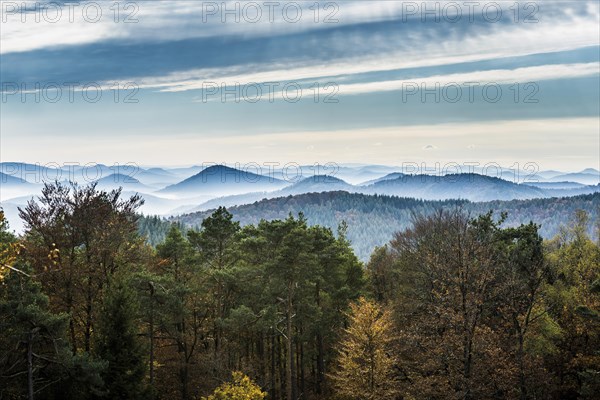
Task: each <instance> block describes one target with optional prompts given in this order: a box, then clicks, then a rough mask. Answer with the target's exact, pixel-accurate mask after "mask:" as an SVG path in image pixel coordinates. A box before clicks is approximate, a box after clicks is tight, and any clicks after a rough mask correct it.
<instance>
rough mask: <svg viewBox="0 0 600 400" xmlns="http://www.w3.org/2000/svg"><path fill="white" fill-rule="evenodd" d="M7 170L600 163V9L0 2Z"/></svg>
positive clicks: (552, 4)
mask: <svg viewBox="0 0 600 400" xmlns="http://www.w3.org/2000/svg"><path fill="white" fill-rule="evenodd" d="M0 5H1V13H2V15H1V18H2V20H1V25H0V39H1V40H0V75H1V76H0V81H1V89H0V91H1V92H2V93H1V95H2V100H1V103H0V135H1V137H0V147H1V148H0V159H1V160H2V161H22V162H29V163H41V164H44V163H50V162H52V163H58V164H63V163H73V162H77V163H82V164H83V163H88V162H97V163H105V164H113V163H123V164H125V163H137V164H140V165H165V166H174V165H193V164H201V163H206V162H225V163H228V164H234V163H237V162H240V163H247V162H257V163H264V162H297V163H304V164H308V163H311V164H312V163H321V164H325V163H329V162H336V163H373V164H387V165H401V164H403V163H407V162H417V163H427V164H434V163H448V162H458V163H467V162H469V163H471V162H478V163H481V164H484V163H489V162H494V163H498V164H500V165H502V166H503V167H506V168H510V167H511V166H513V165H515V164H518V165H524V164H526V163H536V164H537V165H539V167H540V169H559V170H563V171H578V170H582V169H584V168H588V167H593V168H599V167H600V165H599V164H600V122H599V120H600V115H599V113H600V43H599V42H600V39H599V38H600V28H599V27H600V2H598V1H589V2H587V1H562V2H561V1H538V2H514V1H508V2H503V1H497V2H488V1H478V2H467V1H465V2H462V1H437V2H434V1H432V2H422V1H418V2H410V1H403V2H402V1H337V2H315V1H309V2H300V1H298V2H289V1H280V2H275V1H274V2H269V1H256V2H253V1H241V2H240V1H227V2H222V1H218V2H210V1H209V2H205V1H197V0H193V1H135V2H127V1H123V2H118V1H117V2H115V1H107V2H101V1H97V2H79V3H69V2H53V3H44V2H40V1H39V0H38V2H35V1H34V2H22V1H18V2H12V1H5V0H2V1H0Z"/></svg>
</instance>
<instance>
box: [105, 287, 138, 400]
mask: <svg viewBox="0 0 600 400" xmlns="http://www.w3.org/2000/svg"><path fill="white" fill-rule="evenodd" d="M138 308H139V305H138V302H137V298H136V296H135V293H134V292H133V290H132V289H131V288H130V287H129V285H127V283H126V282H116V284H113V285H112V286H111V287H110V289H109V290H108V291H107V293H106V294H105V296H104V301H103V305H102V308H101V311H100V314H99V316H98V324H97V327H96V329H97V332H96V339H95V347H94V350H95V351H94V353H95V354H96V355H97V356H98V357H99V358H101V359H103V360H105V361H106V362H108V366H107V368H106V370H105V371H104V374H103V377H104V381H105V384H106V389H107V390H108V396H109V397H110V398H111V399H119V400H136V399H145V398H146V396H145V395H146V393H147V390H146V387H145V384H144V377H145V373H146V360H145V357H144V355H145V351H144V348H143V345H142V343H141V341H140V337H139V333H138V321H137V314H138V311H139V310H138Z"/></svg>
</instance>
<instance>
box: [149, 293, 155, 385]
mask: <svg viewBox="0 0 600 400" xmlns="http://www.w3.org/2000/svg"><path fill="white" fill-rule="evenodd" d="M149 286H150V388H151V389H152V393H154V285H153V283H152V282H150V284H149ZM152 396H153V397H154V394H153V395H152Z"/></svg>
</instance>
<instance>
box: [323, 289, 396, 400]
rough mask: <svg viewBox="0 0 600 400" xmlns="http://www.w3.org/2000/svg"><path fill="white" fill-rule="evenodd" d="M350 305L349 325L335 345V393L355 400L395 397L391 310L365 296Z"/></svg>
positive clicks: (332, 376)
mask: <svg viewBox="0 0 600 400" xmlns="http://www.w3.org/2000/svg"><path fill="white" fill-rule="evenodd" d="M350 308H351V312H350V314H349V327H348V328H347V329H346V330H345V335H344V337H343V338H342V340H341V342H340V343H339V345H338V351H339V355H338V359H337V369H336V370H335V372H334V373H333V374H331V379H332V380H333V384H334V387H335V390H336V393H337V394H338V395H340V396H342V397H344V398H349V399H357V400H386V399H395V398H396V396H397V394H398V388H397V384H396V383H395V381H396V379H397V378H396V376H395V371H394V365H395V360H394V358H393V356H391V355H390V353H391V344H392V342H393V340H394V339H393V336H392V317H391V313H390V312H389V311H387V310H382V309H381V308H380V307H379V306H378V305H377V304H375V303H373V302H370V301H367V300H365V299H364V298H361V299H359V300H358V302H357V303H355V304H351V305H350Z"/></svg>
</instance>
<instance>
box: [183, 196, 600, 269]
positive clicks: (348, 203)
mask: <svg viewBox="0 0 600 400" xmlns="http://www.w3.org/2000/svg"><path fill="white" fill-rule="evenodd" d="M456 207H462V208H463V210H464V211H465V212H467V213H470V214H471V215H473V216H476V215H480V214H485V213H487V212H488V211H489V210H496V211H495V213H494V218H496V219H497V218H499V216H500V213H501V212H506V213H508V217H507V219H506V221H505V226H512V227H516V226H519V225H520V224H523V223H528V222H529V221H535V222H536V223H537V224H538V225H539V226H540V229H539V232H540V234H541V235H542V237H544V238H546V239H550V238H552V237H554V236H555V235H556V234H557V233H558V232H559V229H560V227H561V225H563V224H565V223H566V222H567V218H568V216H569V215H572V214H573V213H574V212H575V210H577V209H583V210H586V211H587V212H588V213H589V215H590V218H592V220H595V219H597V218H598V217H599V216H600V193H596V194H591V195H582V196H574V197H568V198H550V199H531V200H512V201H492V202H484V203H471V202H468V201H464V200H445V201H430V200H419V199H412V198H402V197H393V196H382V195H365V194H358V193H347V192H324V193H308V194H302V195H297V196H288V197H281V198H275V199H267V200H263V201H259V202H255V203H252V204H247V205H241V206H237V207H231V208H230V209H229V211H230V212H231V213H232V214H233V216H234V220H235V221H239V222H240V224H241V225H242V226H246V225H250V224H253V225H256V224H258V223H259V222H260V221H261V220H262V219H265V220H269V221H270V220H283V219H285V218H286V217H287V216H288V215H289V214H290V213H291V214H293V215H298V214H299V213H303V214H304V216H305V217H306V220H307V222H308V223H309V224H310V225H320V226H323V227H328V228H330V229H332V230H334V231H335V229H336V228H337V227H338V226H339V225H340V224H341V223H342V222H346V223H347V225H348V230H347V238H348V240H349V241H350V242H351V243H352V247H353V249H354V252H355V253H356V255H357V256H358V258H359V259H360V260H363V261H368V259H369V257H370V255H371V253H372V252H373V250H374V249H375V248H376V247H377V246H383V245H384V244H385V243H387V242H389V240H390V238H391V237H392V236H393V235H394V233H396V232H400V231H403V230H405V229H407V228H410V227H411V226H412V220H413V216H414V215H415V214H417V215H431V214H432V213H433V212H435V211H436V210H440V209H446V210H448V209H453V208H456ZM212 212H213V211H204V212H197V213H192V214H188V215H183V216H178V217H175V218H173V219H172V221H174V222H178V223H181V224H183V225H185V226H187V227H198V226H200V224H201V223H202V221H203V220H204V219H205V218H207V217H208V216H209V215H210V214H211V213H212ZM588 234H590V235H591V234H595V232H592V230H591V229H590V230H589V231H588Z"/></svg>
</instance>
